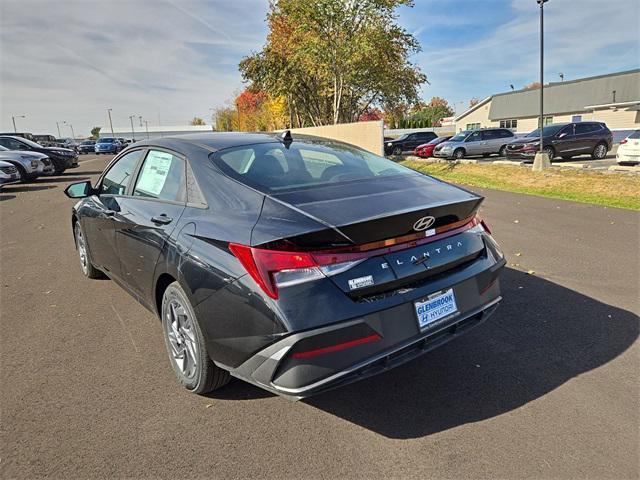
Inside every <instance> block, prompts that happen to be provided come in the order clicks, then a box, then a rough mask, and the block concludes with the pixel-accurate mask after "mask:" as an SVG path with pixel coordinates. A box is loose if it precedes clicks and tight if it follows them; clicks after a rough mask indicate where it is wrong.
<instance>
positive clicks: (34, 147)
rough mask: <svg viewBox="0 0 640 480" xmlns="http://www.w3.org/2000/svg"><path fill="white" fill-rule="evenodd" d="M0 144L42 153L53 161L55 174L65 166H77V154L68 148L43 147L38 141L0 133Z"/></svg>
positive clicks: (12, 148) (9, 147) (10, 148)
mask: <svg viewBox="0 0 640 480" xmlns="http://www.w3.org/2000/svg"><path fill="white" fill-rule="evenodd" d="M0 145H2V146H3V147H6V148H8V149H9V150H22V151H27V152H38V153H44V154H45V155H47V156H48V157H49V158H50V159H51V162H53V169H54V173H55V174H56V175H59V174H61V173H62V172H64V171H65V170H66V169H67V168H76V167H77V166H78V154H77V153H76V152H74V151H73V150H70V149H68V148H58V147H43V146H42V145H40V144H39V143H36V142H32V141H31V140H28V139H26V138H22V137H15V136H9V135H0Z"/></svg>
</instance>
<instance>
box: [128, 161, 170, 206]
mask: <svg viewBox="0 0 640 480" xmlns="http://www.w3.org/2000/svg"><path fill="white" fill-rule="evenodd" d="M172 159H173V155H171V154H170V153H166V152H157V151H155V150H151V151H150V152H149V155H147V158H146V160H145V161H144V167H143V168H142V174H141V175H140V181H139V182H138V185H137V187H136V190H139V191H141V192H144V193H145V194H148V195H152V196H154V197H159V196H160V192H162V189H163V188H164V184H165V182H166V181H167V176H168V175H169V168H170V167H171V161H172Z"/></svg>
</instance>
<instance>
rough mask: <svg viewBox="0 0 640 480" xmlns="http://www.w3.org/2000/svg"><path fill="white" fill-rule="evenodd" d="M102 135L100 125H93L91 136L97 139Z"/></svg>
mask: <svg viewBox="0 0 640 480" xmlns="http://www.w3.org/2000/svg"><path fill="white" fill-rule="evenodd" d="M99 137H100V127H93V128H92V129H91V138H93V139H94V140H97V139H98V138H99Z"/></svg>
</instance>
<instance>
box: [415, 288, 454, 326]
mask: <svg viewBox="0 0 640 480" xmlns="http://www.w3.org/2000/svg"><path fill="white" fill-rule="evenodd" d="M413 305H414V308H415V310H416V317H417V319H418V327H419V328H420V330H424V329H426V328H428V327H431V326H433V325H434V324H436V323H438V322H440V321H441V320H443V319H446V318H449V317H451V316H453V315H455V314H456V313H458V305H457V304H456V295H455V293H454V291H453V288H449V289H447V290H442V291H440V292H436V293H434V294H431V295H429V297H428V298H427V299H426V300H421V301H417V302H414V304H413Z"/></svg>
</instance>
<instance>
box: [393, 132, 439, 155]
mask: <svg viewBox="0 0 640 480" xmlns="http://www.w3.org/2000/svg"><path fill="white" fill-rule="evenodd" d="M434 138H438V135H436V134H435V133H433V132H413V133H406V134H404V135H402V136H400V137H398V138H396V139H395V140H386V141H385V142H384V154H385V155H401V154H402V153H403V152H407V151H410V152H413V150H414V149H415V148H416V147H417V146H418V145H422V144H423V143H427V142H430V141H431V140H433V139H434Z"/></svg>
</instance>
